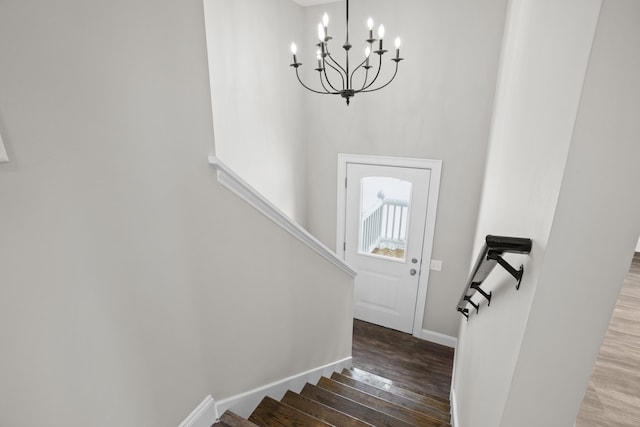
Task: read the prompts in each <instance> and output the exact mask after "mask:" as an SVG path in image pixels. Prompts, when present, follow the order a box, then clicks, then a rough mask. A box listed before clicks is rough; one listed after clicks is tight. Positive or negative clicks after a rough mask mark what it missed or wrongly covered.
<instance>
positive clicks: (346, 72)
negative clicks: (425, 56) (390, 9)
mask: <svg viewBox="0 0 640 427" xmlns="http://www.w3.org/2000/svg"><path fill="white" fill-rule="evenodd" d="M346 4H347V8H346V9H347V11H346V12H347V13H346V24H347V31H346V41H345V43H344V44H343V45H342V48H343V49H344V51H345V56H346V58H345V63H344V64H340V63H339V62H338V61H337V60H336V59H335V58H334V57H333V55H332V54H331V51H330V49H329V43H330V41H331V39H332V38H331V37H329V35H328V34H329V15H328V14H326V13H325V14H324V15H322V18H321V20H320V23H318V39H319V42H318V43H317V45H316V46H317V50H316V58H317V59H318V68H316V71H318V76H319V78H320V87H319V88H318V89H315V88H312V87H310V86H307V85H306V84H305V83H304V82H303V81H302V79H301V77H300V73H299V70H298V68H299V67H300V66H301V65H302V63H299V62H298V58H297V56H296V53H297V47H296V45H295V43H291V53H292V54H293V64H291V67H293V68H294V69H295V73H296V78H297V79H298V81H299V82H300V84H301V85H302V87H304V88H305V89H307V90H309V91H311V92H313V93H318V94H322V95H340V96H341V97H342V98H344V99H345V101H346V102H347V105H349V102H350V100H351V98H352V97H353V96H355V94H357V93H362V92H374V91H377V90H380V89H382V88H384V87H386V86H388V85H389V84H390V83H391V82H392V81H393V79H395V78H396V75H397V74H398V64H399V63H400V61H402V58H400V39H399V38H398V39H396V55H395V58H394V57H392V58H391V61H393V62H395V69H394V70H392V72H393V75H391V76H390V78H388V80H387V81H386V82H385V83H380V82H379V81H378V78H379V77H381V76H382V75H384V74H381V71H382V56H383V55H384V54H385V53H386V52H387V51H386V50H384V49H383V39H384V33H385V29H384V25H380V26H379V27H378V39H379V41H380V44H379V46H380V49H379V50H376V51H374V50H373V49H374V47H373V43H374V42H375V41H376V39H374V38H373V19H372V18H371V17H369V19H367V28H368V29H369V38H368V39H366V40H365V42H366V43H367V44H368V45H366V46H365V47H366V49H365V51H364V54H365V58H364V59H363V60H362V62H360V61H357V63H356V64H355V65H352V66H351V67H350V64H349V50H350V49H351V48H352V44H351V43H350V42H349V0H346ZM372 53H375V54H376V55H378V58H379V61H377V62H378V65H377V71H374V72H372V73H369V69H371V68H373V66H371V65H369V64H370V62H371V54H372ZM327 67H328V68H331V70H328V68H327ZM327 71H330V73H327ZM335 74H338V76H337V77H338V79H335V77H336V76H335ZM332 78H333V79H332ZM381 80H382V79H381ZM376 83H377V84H376ZM374 84H376V86H374Z"/></svg>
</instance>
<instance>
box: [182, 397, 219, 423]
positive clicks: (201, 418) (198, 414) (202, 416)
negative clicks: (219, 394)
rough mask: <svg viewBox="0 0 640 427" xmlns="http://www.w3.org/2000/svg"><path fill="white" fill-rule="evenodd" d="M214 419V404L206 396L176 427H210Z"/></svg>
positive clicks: (211, 399) (210, 398)
mask: <svg viewBox="0 0 640 427" xmlns="http://www.w3.org/2000/svg"><path fill="white" fill-rule="evenodd" d="M216 419H217V417H216V408H215V402H214V401H213V398H212V397H211V396H207V397H205V399H204V400H203V401H202V403H200V405H198V407H197V408H196V409H194V410H193V411H192V412H191V413H190V414H189V416H188V417H187V418H185V420H184V421H183V422H181V423H180V425H179V426H178V427H211V424H213V423H215V422H216Z"/></svg>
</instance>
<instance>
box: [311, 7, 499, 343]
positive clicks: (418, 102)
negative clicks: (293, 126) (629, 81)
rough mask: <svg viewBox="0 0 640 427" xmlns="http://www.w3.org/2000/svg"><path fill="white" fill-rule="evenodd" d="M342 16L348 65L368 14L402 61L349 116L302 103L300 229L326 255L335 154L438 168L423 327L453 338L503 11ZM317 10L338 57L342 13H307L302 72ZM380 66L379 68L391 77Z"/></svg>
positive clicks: (375, 10) (358, 53)
mask: <svg viewBox="0 0 640 427" xmlns="http://www.w3.org/2000/svg"><path fill="white" fill-rule="evenodd" d="M351 8H352V10H351V16H350V25H351V31H350V37H351V42H352V43H353V45H354V47H353V49H352V52H353V55H354V56H353V58H363V53H362V52H364V42H363V39H364V38H366V36H367V33H366V25H365V23H366V19H367V17H368V15H369V14H370V15H372V16H373V18H374V20H375V21H376V22H377V23H380V22H382V23H384V24H385V27H386V29H387V35H388V36H387V37H386V39H387V46H388V47H391V46H392V42H393V39H394V38H395V36H396V35H400V36H401V37H402V40H403V45H402V56H403V57H405V58H406V60H405V61H403V62H402V63H401V64H400V65H401V66H400V71H399V73H398V77H397V78H396V80H395V81H394V82H393V83H391V85H390V86H388V87H387V88H385V89H384V90H382V91H380V92H376V93H371V94H360V95H356V96H355V97H354V98H353V100H352V101H351V105H350V106H349V107H347V106H346V105H345V103H344V101H343V100H342V99H341V98H339V97H337V96H323V95H315V94H307V93H305V100H306V102H307V103H308V120H309V122H308V144H309V145H308V173H307V177H308V178H307V179H308V182H307V189H308V191H307V193H308V196H309V205H308V208H307V212H308V218H309V221H308V229H309V230H310V231H311V232H312V233H313V234H314V235H316V236H317V237H318V238H319V239H320V240H322V241H323V242H324V243H325V244H327V245H328V246H329V247H335V229H336V228H335V227H336V173H337V170H336V168H337V154H338V153H353V154H371V155H386V156H401V157H419V158H430V159H441V160H443V169H442V184H441V188H440V198H439V201H438V216H437V224H436V232H435V240H434V246H433V258H434V259H438V260H442V261H444V264H443V270H442V271H441V272H435V271H433V272H431V274H430V278H429V288H428V296H427V304H426V311H425V321H424V325H423V326H424V327H425V328H426V329H429V330H432V331H436V332H440V333H443V334H447V335H452V336H455V335H456V334H457V325H458V315H457V313H456V311H455V304H456V301H457V299H458V297H459V293H460V292H461V287H462V286H464V281H465V279H466V274H467V271H468V260H469V258H470V257H471V250H472V241H473V232H474V229H475V224H476V217H477V212H478V203H479V200H480V189H481V183H482V175H483V173H484V165H485V158H486V146H487V141H488V138H489V126H490V120H491V112H492V105H493V95H494V92H495V83H496V75H497V66H498V59H499V52H500V46H501V39H502V33H503V28H504V16H505V10H506V1H505V0H483V1H469V0H455V1H447V2H424V1H419V0H402V1H394V2H389V1H381V0H375V1H374V0H372V1H367V2H351ZM325 10H326V11H328V13H329V15H330V16H331V22H332V23H331V24H330V29H329V32H330V34H331V35H332V36H333V37H334V40H333V41H332V43H333V45H334V48H333V50H334V52H338V51H341V49H340V48H339V46H341V45H342V43H343V37H344V35H343V33H344V30H343V26H344V3H343V2H339V3H334V4H327V5H323V6H316V7H311V8H308V9H307V10H306V18H307V19H306V24H305V31H306V37H307V41H306V42H305V44H304V45H303V46H304V47H305V48H306V53H305V54H304V55H306V56H303V54H302V53H301V57H300V58H301V61H302V62H305V63H306V64H309V63H311V64H312V60H313V50H312V49H311V48H310V46H312V44H313V43H314V42H315V39H316V37H317V36H316V24H317V22H318V21H319V19H320V18H321V16H322V13H323V12H324V11H325ZM310 50H311V52H309V51H310ZM336 57H337V58H338V59H340V58H342V57H343V54H342V53H336ZM388 58H389V57H387V58H386V59H385V60H384V62H385V63H386V65H385V67H387V68H391V66H392V65H393V63H392V62H391V61H390V60H389V59H388ZM352 61H354V60H353V59H352ZM306 64H305V65H306ZM303 67H304V66H303ZM311 68H312V67H311V66H307V67H306V68H305V70H306V71H307V72H308V76H307V78H308V79H311V77H313V78H314V80H313V81H314V82H315V80H317V75H316V73H315V72H313V71H311V72H310V73H309V69H311ZM308 81H311V80H308ZM299 90H300V91H304V89H302V88H299ZM425 264H426V265H428V260H425Z"/></svg>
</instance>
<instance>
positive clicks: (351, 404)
mask: <svg viewBox="0 0 640 427" xmlns="http://www.w3.org/2000/svg"><path fill="white" fill-rule="evenodd" d="M300 394H301V395H302V396H305V397H308V398H309V399H312V400H315V401H317V402H319V403H321V404H323V405H326V406H330V407H332V408H334V409H337V410H338V411H340V412H344V413H345V414H348V415H351V416H352V417H354V418H358V419H360V420H362V421H364V422H366V423H369V424H371V425H374V426H379V427H411V426H412V425H411V424H409V423H406V422H404V421H402V420H399V419H398V418H395V417H392V416H391V415H389V414H386V413H384V412H380V411H379V410H378V409H377V408H371V407H369V406H366V405H363V404H361V403H358V402H356V401H353V400H351V399H348V398H346V397H344V396H340V395H338V394H336V393H332V392H330V391H328V390H325V389H323V388H320V387H318V386H315V385H313V384H308V383H307V384H306V385H305V386H304V388H303V389H302V391H301V392H300Z"/></svg>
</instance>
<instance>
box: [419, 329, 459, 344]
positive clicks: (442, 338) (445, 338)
mask: <svg viewBox="0 0 640 427" xmlns="http://www.w3.org/2000/svg"><path fill="white" fill-rule="evenodd" d="M420 338H422V339H423V340H425V341H430V342H433V343H436V344H440V345H445V346H447V347H451V348H456V345H457V344H458V339H457V338H456V337H452V336H449V335H445V334H441V333H440V332H433V331H428V330H426V329H423V330H422V334H420Z"/></svg>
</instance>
